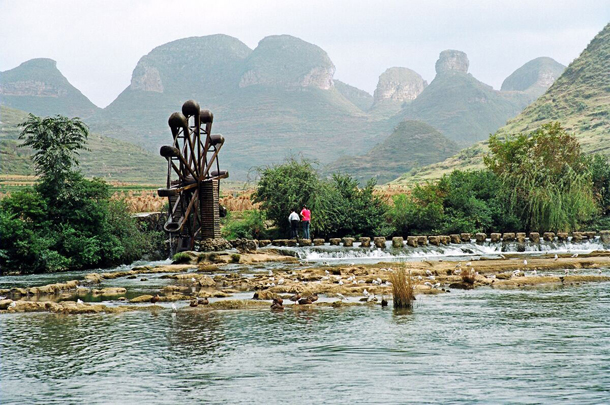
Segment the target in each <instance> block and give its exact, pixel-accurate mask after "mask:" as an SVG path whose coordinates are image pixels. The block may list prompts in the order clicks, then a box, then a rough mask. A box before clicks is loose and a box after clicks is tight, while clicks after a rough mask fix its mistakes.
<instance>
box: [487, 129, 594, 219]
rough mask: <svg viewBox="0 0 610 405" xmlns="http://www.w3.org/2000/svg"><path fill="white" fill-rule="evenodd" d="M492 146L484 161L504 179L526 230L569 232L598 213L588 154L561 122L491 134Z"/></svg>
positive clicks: (509, 196)
mask: <svg viewBox="0 0 610 405" xmlns="http://www.w3.org/2000/svg"><path fill="white" fill-rule="evenodd" d="M489 149H490V154H489V155H488V156H487V157H485V164H486V165H487V166H488V167H489V169H490V170H491V171H492V172H494V173H495V174H496V175H497V176H498V177H499V178H500V180H501V182H502V186H503V189H504V191H505V192H506V194H507V195H506V198H507V200H508V201H509V202H510V206H509V212H510V213H511V214H513V215H515V216H517V217H518V218H520V220H521V221H522V223H523V225H524V226H525V227H526V229H530V230H538V231H546V230H551V231H569V230H573V229H577V228H578V227H579V226H580V224H582V223H583V222H586V221H588V220H590V219H591V218H592V217H593V216H594V215H595V214H596V209H597V207H596V202H595V199H594V196H593V188H592V179H591V173H590V172H589V169H588V166H587V163H588V162H587V159H586V158H585V157H584V156H583V155H582V154H581V150H580V145H579V143H578V141H577V140H576V138H575V137H573V136H571V135H569V134H568V133H566V132H565V131H564V130H563V128H561V126H560V125H559V123H552V124H547V125H544V126H542V127H541V128H540V129H538V130H537V131H535V132H534V133H533V134H532V135H531V136H527V135H525V134H521V135H518V136H510V137H508V138H507V139H505V140H501V139H500V138H499V137H498V136H492V137H491V138H490V140H489Z"/></svg>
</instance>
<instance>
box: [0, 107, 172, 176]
mask: <svg viewBox="0 0 610 405" xmlns="http://www.w3.org/2000/svg"><path fill="white" fill-rule="evenodd" d="M27 116H28V114H27V113H26V112H24V111H19V110H15V109H12V108H8V107H4V106H2V107H0V121H1V122H2V124H1V126H0V173H2V174H4V175H7V174H10V175H33V174H34V168H33V164H32V161H31V155H32V150H31V149H28V148H20V147H18V145H19V144H20V143H21V142H20V141H19V140H18V139H17V138H18V137H19V133H20V132H21V129H20V128H19V123H21V122H23V121H25V120H26V119H27ZM87 146H88V148H89V149H90V151H83V152H81V158H80V162H81V169H82V171H83V173H84V174H85V176H87V177H102V178H105V179H107V180H117V181H125V182H137V183H148V184H163V183H164V181H165V172H166V168H167V166H166V163H165V160H164V159H163V158H161V157H160V156H158V155H154V154H151V153H149V152H147V151H145V150H143V149H141V148H139V147H137V146H135V145H133V144H131V143H128V142H123V141H119V140H117V139H111V138H107V137H105V136H101V135H98V134H95V133H92V134H90V135H89V141H88V144H87Z"/></svg>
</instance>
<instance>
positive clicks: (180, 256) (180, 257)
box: [172, 252, 191, 264]
mask: <svg viewBox="0 0 610 405" xmlns="http://www.w3.org/2000/svg"><path fill="white" fill-rule="evenodd" d="M172 262H173V264H181V263H190V262H191V256H189V255H188V253H186V252H178V253H176V254H175V255H174V257H172Z"/></svg>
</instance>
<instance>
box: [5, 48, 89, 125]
mask: <svg viewBox="0 0 610 405" xmlns="http://www.w3.org/2000/svg"><path fill="white" fill-rule="evenodd" d="M0 103H1V104H2V105H4V106H7V107H11V108H15V109H18V110H24V111H28V112H31V113H33V114H36V115H40V116H48V115H55V114H61V115H66V116H68V117H80V118H88V117H90V116H92V115H93V114H94V113H95V112H97V111H98V110H99V108H98V107H96V106H95V105H94V104H93V103H92V102H91V101H89V99H88V98H87V97H85V96H84V95H83V94H82V93H81V92H80V91H79V90H78V89H76V88H75V87H74V86H72V85H71V84H70V82H68V79H66V78H65V77H64V76H63V75H62V74H61V72H60V71H59V70H57V63H56V62H55V61H54V60H52V59H32V60H29V61H27V62H24V63H22V64H21V65H19V66H18V67H16V68H14V69H11V70H7V71H5V72H0Z"/></svg>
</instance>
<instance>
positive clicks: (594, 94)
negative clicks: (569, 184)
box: [396, 24, 610, 183]
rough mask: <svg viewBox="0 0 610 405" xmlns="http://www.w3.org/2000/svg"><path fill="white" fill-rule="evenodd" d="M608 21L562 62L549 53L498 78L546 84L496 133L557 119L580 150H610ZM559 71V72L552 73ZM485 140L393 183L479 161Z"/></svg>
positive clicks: (524, 85) (510, 84) (517, 84)
mask: <svg viewBox="0 0 610 405" xmlns="http://www.w3.org/2000/svg"><path fill="white" fill-rule="evenodd" d="M609 66H610V24H608V25H606V26H605V27H604V29H603V30H602V31H601V32H600V33H599V34H597V35H596V36H595V38H593V40H591V42H590V43H589V45H588V46H587V48H586V49H585V50H584V51H583V52H582V53H581V54H580V56H579V57H578V58H576V59H574V61H573V62H572V63H570V65H569V66H568V67H567V68H565V69H564V68H563V66H562V65H559V64H558V63H557V62H555V61H554V60H552V59H551V58H537V59H534V60H533V61H531V62H528V63H526V64H525V65H524V66H523V67H521V68H519V69H517V70H516V71H515V72H514V73H513V74H511V75H510V76H509V77H508V78H506V80H505V81H504V83H503V84H502V90H503V91H507V92H512V91H516V92H525V93H534V94H536V93H537V92H539V91H541V90H542V89H544V88H546V90H545V92H544V94H542V95H541V96H540V97H539V98H538V99H537V100H535V101H534V102H533V103H531V104H530V105H529V106H527V107H526V108H525V109H524V110H523V111H522V112H521V113H519V114H517V115H516V116H515V117H513V118H512V119H510V120H509V121H508V122H507V124H506V125H504V126H502V127H501V128H499V129H498V130H497V131H494V132H496V133H497V134H498V135H500V136H504V135H508V134H518V133H530V132H532V131H535V130H536V129H538V128H540V127H541V126H542V125H544V124H547V123H550V122H554V121H558V122H559V123H560V124H561V125H562V126H563V127H564V128H565V129H566V130H567V131H568V132H571V133H573V134H574V135H575V136H576V137H577V139H578V140H579V142H580V144H581V146H582V149H583V151H585V152H587V153H603V154H605V155H607V156H610V142H609V141H608V134H610V73H609V71H608V67H609ZM559 72H561V75H560V76H559V77H558V78H555V75H557V74H558V73H559ZM485 153H487V142H486V140H484V141H482V142H479V143H476V144H474V145H472V146H470V147H469V148H467V149H464V150H462V151H460V152H459V153H457V154H456V155H454V156H451V157H449V158H447V159H446V160H444V161H442V162H438V163H435V164H432V165H429V166H427V167H419V168H417V169H414V170H411V171H410V172H408V173H405V174H404V175H403V176H401V177H400V178H398V179H397V180H396V182H397V183H413V182H418V181H422V180H431V179H435V178H438V177H440V176H441V175H442V174H445V173H448V172H450V171H452V170H454V169H461V170H466V169H474V168H479V167H482V165H483V156H484V154H485Z"/></svg>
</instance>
